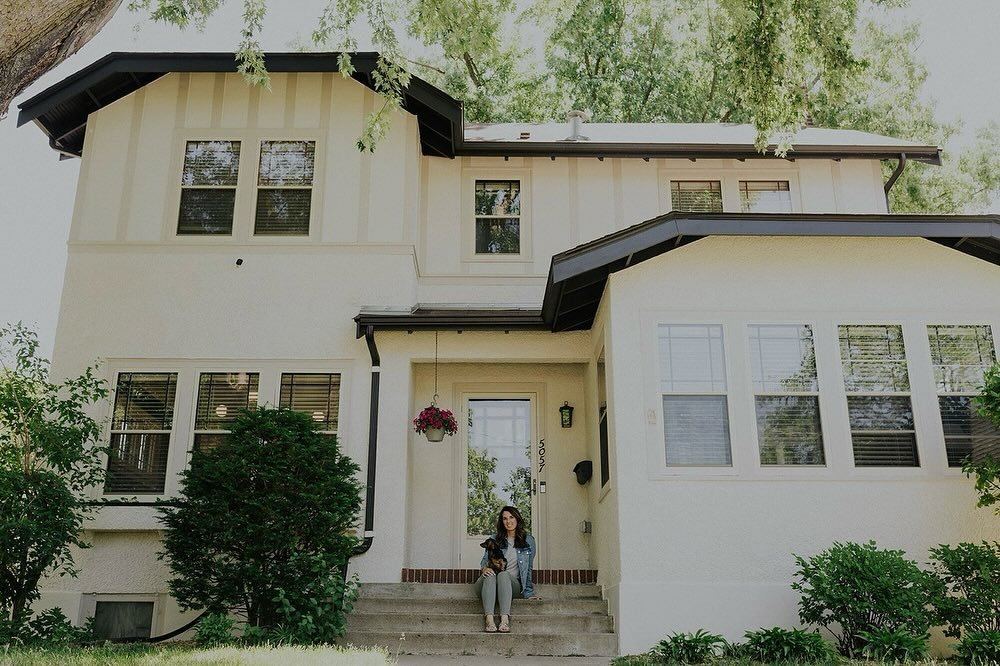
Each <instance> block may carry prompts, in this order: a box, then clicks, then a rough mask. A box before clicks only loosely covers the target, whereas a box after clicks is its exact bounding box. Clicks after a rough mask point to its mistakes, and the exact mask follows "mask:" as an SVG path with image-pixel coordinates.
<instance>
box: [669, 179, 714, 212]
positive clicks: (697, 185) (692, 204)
mask: <svg viewBox="0 0 1000 666" xmlns="http://www.w3.org/2000/svg"><path fill="white" fill-rule="evenodd" d="M670 203H671V208H672V209H673V210H676V211H680V212H685V213H721V212H722V183H721V182H719V181H717V180H672V181H670Z"/></svg>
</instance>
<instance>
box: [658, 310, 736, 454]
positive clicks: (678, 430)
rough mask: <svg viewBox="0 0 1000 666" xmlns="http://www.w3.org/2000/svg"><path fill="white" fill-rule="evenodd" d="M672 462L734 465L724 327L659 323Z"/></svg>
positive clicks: (668, 448) (665, 428) (665, 416)
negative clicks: (727, 390)
mask: <svg viewBox="0 0 1000 666" xmlns="http://www.w3.org/2000/svg"><path fill="white" fill-rule="evenodd" d="M658 337H659V355H660V393H661V400H662V403H663V437H664V442H665V453H666V464H667V466H671V467H673V466H695V465H700V466H709V465H731V464H732V454H731V449H730V444H729V439H730V438H729V414H728V404H727V398H726V369H725V353H724V350H723V339H722V327H721V326H717V325H686V324H681V325H677V324H662V325H660V327H659V336H658Z"/></svg>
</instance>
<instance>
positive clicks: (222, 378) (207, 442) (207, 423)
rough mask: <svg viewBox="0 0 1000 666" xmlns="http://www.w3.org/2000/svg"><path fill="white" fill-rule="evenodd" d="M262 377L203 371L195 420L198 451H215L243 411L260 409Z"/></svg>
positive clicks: (199, 381) (196, 447) (242, 373)
mask: <svg viewBox="0 0 1000 666" xmlns="http://www.w3.org/2000/svg"><path fill="white" fill-rule="evenodd" d="M259 386H260V375H259V374H257V373H256V372H203V373H201V376H200V378H199V380H198V404H197V407H196V408H195V417H194V450H195V451H208V450H210V449H214V448H215V447H217V446H218V445H219V444H221V443H222V441H223V440H224V439H225V438H226V435H227V434H229V427H230V425H232V422H233V419H235V418H236V414H237V413H238V411H239V410H240V409H253V408H255V407H256V406H257V397H258V395H259Z"/></svg>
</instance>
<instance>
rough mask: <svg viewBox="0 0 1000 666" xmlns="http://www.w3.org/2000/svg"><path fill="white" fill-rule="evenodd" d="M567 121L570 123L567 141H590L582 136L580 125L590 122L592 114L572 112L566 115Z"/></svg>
mask: <svg viewBox="0 0 1000 666" xmlns="http://www.w3.org/2000/svg"><path fill="white" fill-rule="evenodd" d="M566 120H567V121H568V122H569V131H570V134H569V136H568V137H566V140H567V141H590V137H587V136H583V135H582V134H580V125H581V124H583V123H585V122H587V121H588V120H590V114H589V113H587V112H586V111H570V112H569V113H567V114H566Z"/></svg>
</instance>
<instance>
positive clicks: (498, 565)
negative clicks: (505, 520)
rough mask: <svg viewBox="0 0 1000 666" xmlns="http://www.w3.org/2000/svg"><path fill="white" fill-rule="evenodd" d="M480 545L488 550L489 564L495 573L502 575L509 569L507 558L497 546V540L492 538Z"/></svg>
mask: <svg viewBox="0 0 1000 666" xmlns="http://www.w3.org/2000/svg"><path fill="white" fill-rule="evenodd" d="M479 545H480V547H482V548H485V549H486V559H487V564H489V567H490V569H493V572H494V573H500V572H501V571H504V570H505V569H506V568H507V558H506V557H504V556H503V549H502V548H500V546H499V545H498V544H497V541H496V539H494V538H492V537H491V538H489V539H487V540H486V541H484V542H482V543H481V544H479Z"/></svg>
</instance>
